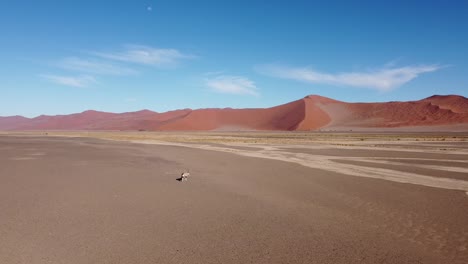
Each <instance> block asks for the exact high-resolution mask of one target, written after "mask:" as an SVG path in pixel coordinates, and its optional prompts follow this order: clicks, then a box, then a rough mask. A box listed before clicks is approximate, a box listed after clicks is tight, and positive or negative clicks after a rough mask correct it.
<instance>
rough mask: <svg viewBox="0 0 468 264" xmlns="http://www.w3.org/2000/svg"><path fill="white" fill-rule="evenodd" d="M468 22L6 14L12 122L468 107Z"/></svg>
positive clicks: (173, 9) (403, 15)
mask: <svg viewBox="0 0 468 264" xmlns="http://www.w3.org/2000/svg"><path fill="white" fill-rule="evenodd" d="M408 2H412V3H408ZM466 14H468V2H467V1H294V0H292V1H253V0H252V1H241V0H239V1H203V0H200V1H179V0H171V1H169V0H167V1H156V0H146V1H141V0H136V1H130V0H129V1H88V0H83V1H71V0H64V1H58V0H57V1H50V0H43V1H1V2H0V33H1V36H0V59H1V61H2V63H1V64H0V89H1V92H2V93H1V97H0V116H8V115H17V114H19V115H25V116H28V117H33V116H37V115H40V114H68V113H74V112H81V111H84V110H87V109H95V110H101V111H109V112H126V111H135V110H140V109H150V110H155V111H160V112H162V111H167V110H173V109H178V108H207V107H235V108H244V107H269V106H273V105H277V104H281V103H286V102H289V101H292V100H296V99H299V98H302V97H304V96H306V95H308V94H319V95H323V96H327V97H332V98H334V99H338V100H343V101H350V102H357V101H365V102H369V101H390V100H417V99H422V98H424V97H428V96H430V95H433V94H459V95H463V96H468V30H467V28H466V27H467V25H468V16H467V15H466Z"/></svg>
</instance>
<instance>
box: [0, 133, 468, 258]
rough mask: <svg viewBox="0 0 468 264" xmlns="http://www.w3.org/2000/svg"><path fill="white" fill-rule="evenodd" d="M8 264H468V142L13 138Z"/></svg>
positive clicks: (458, 136) (402, 137) (4, 239)
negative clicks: (187, 173) (183, 178)
mask: <svg viewBox="0 0 468 264" xmlns="http://www.w3.org/2000/svg"><path fill="white" fill-rule="evenodd" d="M186 169H188V170H190V173H191V176H190V178H189V180H188V181H187V182H179V181H177V180H176V179H177V178H178V177H179V175H180V173H181V172H183V171H184V170H186ZM0 263H9V264H15V263H25V264H26V263H28V264H29V263H40V264H42V263H317V264H318V263H320V264H325V263H330V264H331V263H337V264H339V263H343V264H344V263H369V264H371V263H372V264H374V263H437V264H440V263H442V264H443V263H455V264H462V263H468V134H466V133H403V132H399V133H390V132H389V133H351V132H350V133H332V132H329V133H316V132H310V133H302V132H294V133H284V132H271V133H266V132H265V133H263V132H216V133H215V132H210V133H208V132H199V133H189V132H187V133H184V132H177V133H175V132H174V133H171V132H164V133H163V132H73V131H70V132H0Z"/></svg>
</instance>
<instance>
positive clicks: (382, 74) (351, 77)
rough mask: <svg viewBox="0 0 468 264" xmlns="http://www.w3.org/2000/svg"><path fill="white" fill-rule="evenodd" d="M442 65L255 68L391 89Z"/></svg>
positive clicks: (294, 76) (281, 75)
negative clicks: (328, 70) (340, 69)
mask: <svg viewBox="0 0 468 264" xmlns="http://www.w3.org/2000/svg"><path fill="white" fill-rule="evenodd" d="M441 68H443V66H440V65H417V66H405V67H394V65H392V64H390V65H386V66H385V67H383V68H380V69H376V70H370V71H364V72H344V73H336V74H334V73H325V72H320V71H316V70H314V69H311V68H298V67H287V66H279V65H263V66H258V67H256V70H257V71H258V72H260V73H262V74H266V75H269V76H274V77H278V78H283V79H291V80H297V81H303V82H308V83H323V84H331V85H342V86H353V87H363V88H370V89H375V90H379V91H390V90H392V89H395V88H397V87H399V86H401V85H403V84H405V83H407V82H409V81H411V80H413V79H415V78H417V77H418V76H419V75H420V74H423V73H428V72H434V71H437V70H439V69H441Z"/></svg>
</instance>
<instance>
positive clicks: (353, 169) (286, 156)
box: [131, 140, 468, 192]
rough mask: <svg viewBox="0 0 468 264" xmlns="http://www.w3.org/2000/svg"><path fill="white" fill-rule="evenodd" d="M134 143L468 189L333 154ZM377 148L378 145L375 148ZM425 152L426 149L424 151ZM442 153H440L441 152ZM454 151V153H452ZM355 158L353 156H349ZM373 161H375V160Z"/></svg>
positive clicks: (453, 181) (462, 183)
mask: <svg viewBox="0 0 468 264" xmlns="http://www.w3.org/2000/svg"><path fill="white" fill-rule="evenodd" d="M131 142H134V143H143V144H159V145H170V146H181V147H189V148H198V149H204V150H214V151H221V152H228V153H233V154H237V155H241V156H247V157H256V158H265V159H273V160H280V161H286V162H293V163H297V164H300V165H303V166H306V167H309V168H314V169H321V170H327V171H331V172H336V173H341V174H346V175H351V176H357V177H366V178H375V179H382V180H388V181H393V182H399V183H409V184H416V185H422V186H428V187H434V188H441V189H448V190H460V191H465V192H468V181H464V180H458V179H450V178H441V177H432V176H426V175H420V174H415V173H409V172H401V171H394V170H390V169H382V168H371V167H362V166H357V165H351V164H344V163H338V162H334V161H332V160H331V159H334V158H335V157H333V156H322V155H312V154H305V153H293V152H286V151H281V150H279V147H278V146H271V145H269V146H263V145H255V146H256V147H259V148H262V150H256V151H251V150H239V149H233V148H228V147H220V146H212V145H200V144H184V143H174V142H162V141H154V140H145V141H141V140H134V141H131ZM372 149H373V150H375V148H372ZM421 152H424V151H421ZM439 153H440V152H439ZM450 153H453V152H450ZM349 159H353V158H349ZM356 159H357V160H362V158H360V157H359V158H354V160H356ZM372 161H373V160H372Z"/></svg>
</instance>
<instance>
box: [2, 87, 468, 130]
mask: <svg viewBox="0 0 468 264" xmlns="http://www.w3.org/2000/svg"><path fill="white" fill-rule="evenodd" d="M0 130H148V131H171V130H174V131H191V130H196V131H213V130H225V131H238V130H280V131H281V130H284V131H309V130H333V131H349V130H355V131H359V130H370V131H378V130H382V131H386V130H418V131H426V130H427V131H433V130H441V131H442V130H444V131H447V130H454V131H468V99H467V98H465V97H463V96H458V95H446V96H442V95H434V96H431V97H428V98H425V99H422V100H419V101H409V102H384V103H347V102H342V101H337V100H334V99H331V98H327V97H322V96H319V95H309V96H306V97H305V98H303V99H300V100H297V101H293V102H290V103H287V104H283V105H279V106H275V107H271V108H252V109H231V108H224V109H218V108H210V109H197V110H191V109H182V110H175V111H169V112H165V113H157V112H153V111H149V110H142V111H137V112H128V113H120V114H117V113H107V112H98V111H93V110H88V111H85V112H82V113H77V114H70V115H56V116H47V115H41V116H38V117H35V118H26V117H22V116H9V117H0Z"/></svg>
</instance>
